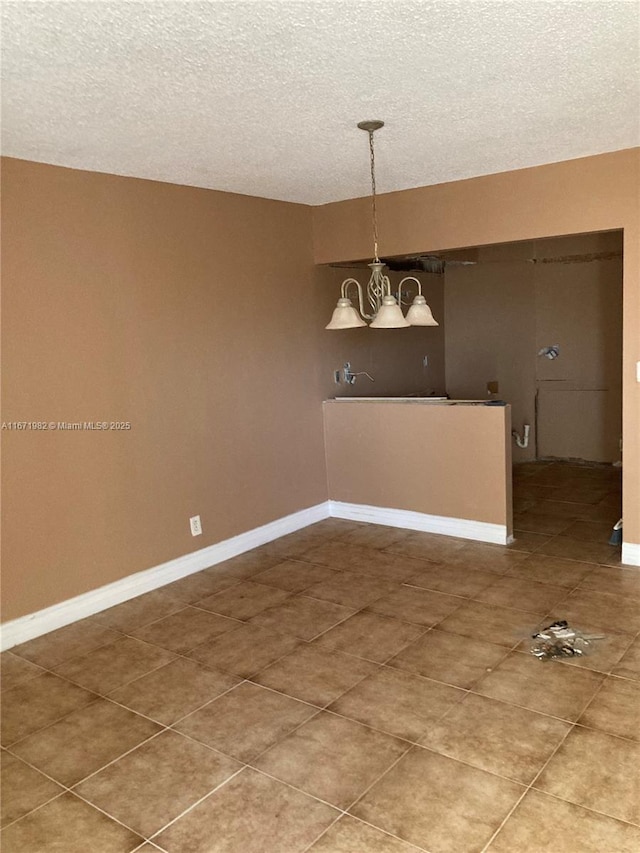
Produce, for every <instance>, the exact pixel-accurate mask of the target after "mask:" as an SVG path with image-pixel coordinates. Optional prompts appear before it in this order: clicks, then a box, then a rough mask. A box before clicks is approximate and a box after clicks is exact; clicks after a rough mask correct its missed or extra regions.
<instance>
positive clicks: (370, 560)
mask: <svg viewBox="0 0 640 853" xmlns="http://www.w3.org/2000/svg"><path fill="white" fill-rule="evenodd" d="M304 559H305V560H309V562H311V563H319V564H320V565H323V566H329V568H334V569H346V570H347V571H351V572H356V573H357V574H362V575H370V576H372V577H378V578H382V579H383V580H387V581H395V582H397V583H402V582H403V581H405V580H406V579H407V578H408V577H410V576H411V575H412V574H415V572H416V571H417V569H419V568H420V567H419V566H418V565H416V564H415V563H414V562H412V561H411V560H410V559H405V558H404V557H403V556H399V555H397V554H395V553H394V554H392V553H388V552H382V551H376V550H375V549H374V548H363V547H362V546H361V545H348V544H347V543H346V542H339V541H335V540H334V541H332V542H325V544H324V545H320V546H319V547H317V548H312V549H311V550H310V551H305V553H304Z"/></svg>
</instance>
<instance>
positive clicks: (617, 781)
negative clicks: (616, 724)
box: [535, 726, 640, 824]
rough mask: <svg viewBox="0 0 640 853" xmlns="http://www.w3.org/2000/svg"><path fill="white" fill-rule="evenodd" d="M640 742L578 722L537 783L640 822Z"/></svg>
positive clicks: (549, 790) (563, 796)
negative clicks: (639, 791)
mask: <svg viewBox="0 0 640 853" xmlns="http://www.w3.org/2000/svg"><path fill="white" fill-rule="evenodd" d="M638 767H640V743H635V742H633V741H630V740H624V739H623V738H618V737H614V736H613V735H609V734H605V732H598V731H593V730H592V729H585V728H582V727H581V726H575V727H574V729H573V730H572V731H571V732H570V733H569V735H568V736H567V739H566V740H565V741H564V743H563V744H562V746H561V747H560V748H559V749H558V751H557V752H556V754H555V755H554V756H553V758H552V759H551V761H550V762H549V764H548V765H547V766H546V767H545V769H544V770H543V771H542V774H541V775H540V777H539V778H538V779H537V780H536V783H535V787H536V788H539V789H540V790H542V791H546V792H547V793H549V794H553V795H554V796H556V797H560V798H561V799H563V800H568V801H569V802H571V803H576V804H577V805H579V806H584V807H585V808H588V809H593V810H594V811H597V812H603V813H604V814H607V815H610V816H611V817H617V818H620V819H621V820H627V821H629V822H630V823H635V824H639V823H640V797H638Z"/></svg>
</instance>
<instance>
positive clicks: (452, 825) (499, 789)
mask: <svg viewBox="0 0 640 853" xmlns="http://www.w3.org/2000/svg"><path fill="white" fill-rule="evenodd" d="M523 792H524V788H522V787H521V786H520V785H518V784H516V783H515V782H511V781H509V780H507V779H501V778H500V777H498V776H493V775H492V774H490V773H486V772H485V771H484V770H478V769H477V768H475V767H468V766H467V765H465V764H460V763H459V762H458V761H453V760H452V759H450V758H445V756H443V755H438V754H437V753H434V752H428V751H427V750H425V749H421V748H420V747H414V748H413V749H412V750H411V752H409V753H408V755H405V756H404V757H403V758H402V759H401V760H400V761H399V762H398V763H397V764H396V766H395V767H393V768H392V769H391V770H390V771H389V772H388V773H387V774H386V775H385V776H384V777H383V778H382V779H381V780H380V781H379V782H377V783H376V784H375V785H374V786H373V787H372V788H371V790H370V791H368V792H367V793H366V794H365V796H364V797H363V798H362V799H361V800H360V801H359V802H358V803H356V805H355V806H353V807H352V808H351V810H350V811H351V812H352V813H353V814H355V815H356V816H357V817H361V818H362V819H363V820H366V821H368V822H369V823H373V824H374V825H375V826H378V827H380V829H384V830H386V831H387V832H390V833H392V834H393V835H397V836H399V837H400V838H403V839H405V840H406V841H409V842H411V843H413V844H417V845H419V846H420V847H423V848H425V849H426V850H431V851H437V853H461V851H463V850H465V851H479V850H482V848H483V846H484V845H485V844H486V843H487V841H489V839H490V838H491V836H492V835H493V833H494V832H495V830H496V829H497V828H498V827H499V826H500V824H501V822H502V821H503V820H504V818H505V817H506V816H507V814H508V813H509V811H510V809H511V808H512V807H513V806H514V805H515V803H516V801H517V799H518V797H520V795H521V794H522V793H523ZM514 853H515V851H514Z"/></svg>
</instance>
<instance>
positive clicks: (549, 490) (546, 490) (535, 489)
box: [513, 481, 558, 501]
mask: <svg viewBox="0 0 640 853" xmlns="http://www.w3.org/2000/svg"><path fill="white" fill-rule="evenodd" d="M557 493H558V490H557V488H555V487H554V486H544V485H538V484H537V483H530V482H524V481H523V482H522V483H514V484H513V496H514V498H525V499H528V500H534V501H549V500H553V499H554V498H555V497H556V495H557Z"/></svg>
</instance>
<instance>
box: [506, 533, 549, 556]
mask: <svg viewBox="0 0 640 853" xmlns="http://www.w3.org/2000/svg"><path fill="white" fill-rule="evenodd" d="M549 539H551V536H546V535H544V534H542V533H529V532H528V531H526V530H514V531H513V542H510V543H509V544H508V545H507V546H506V547H507V548H510V549H511V550H512V551H528V552H533V551H537V550H538V548H540V547H541V545H544V543H545V542H548V541H549Z"/></svg>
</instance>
